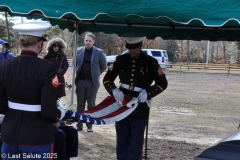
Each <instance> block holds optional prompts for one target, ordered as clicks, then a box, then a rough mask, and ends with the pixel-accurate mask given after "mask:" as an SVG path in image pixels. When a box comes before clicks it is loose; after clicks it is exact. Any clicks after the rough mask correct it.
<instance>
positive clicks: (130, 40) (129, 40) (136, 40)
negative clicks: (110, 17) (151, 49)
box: [123, 37, 143, 44]
mask: <svg viewBox="0 0 240 160" xmlns="http://www.w3.org/2000/svg"><path fill="white" fill-rule="evenodd" d="M123 38H124V39H125V40H126V42H127V43H128V44H135V43H139V42H142V39H143V37H123Z"/></svg>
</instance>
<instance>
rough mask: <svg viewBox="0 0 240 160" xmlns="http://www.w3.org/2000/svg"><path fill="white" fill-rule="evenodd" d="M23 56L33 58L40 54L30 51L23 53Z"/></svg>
mask: <svg viewBox="0 0 240 160" xmlns="http://www.w3.org/2000/svg"><path fill="white" fill-rule="evenodd" d="M21 56H31V57H36V58H37V57H38V54H37V53H36V52H34V51H30V50H24V51H22V52H21Z"/></svg>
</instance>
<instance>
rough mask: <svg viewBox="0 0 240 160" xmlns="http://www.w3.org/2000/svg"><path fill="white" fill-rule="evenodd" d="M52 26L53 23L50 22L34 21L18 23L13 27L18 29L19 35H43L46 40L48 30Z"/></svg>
mask: <svg viewBox="0 0 240 160" xmlns="http://www.w3.org/2000/svg"><path fill="white" fill-rule="evenodd" d="M50 27H51V24H50V23H48V22H45V21H33V22H25V23H19V24H16V25H14V26H13V27H12V29H13V30H15V31H18V35H28V36H36V37H42V38H43V40H46V39H45V38H44V35H45V34H46V30H47V29H49V28H50Z"/></svg>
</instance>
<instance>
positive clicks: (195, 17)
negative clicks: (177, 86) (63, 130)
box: [0, 0, 240, 103]
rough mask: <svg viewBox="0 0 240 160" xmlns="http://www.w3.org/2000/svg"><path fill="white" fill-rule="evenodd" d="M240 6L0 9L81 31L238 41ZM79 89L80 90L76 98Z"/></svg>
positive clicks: (55, 4) (149, 0) (113, 0)
mask: <svg viewBox="0 0 240 160" xmlns="http://www.w3.org/2000/svg"><path fill="white" fill-rule="evenodd" d="M238 6H240V1H239V0H229V1H224V0H220V1H219V0H210V1H209V0H201V1H198V0H193V1H188V0H177V1H176V0H166V1H162V0H98V1H96V0H88V1H85V0H58V1H46V0H45V1H44V0H31V1H29V0H1V2H0V11H2V12H7V13H8V14H9V15H11V16H22V17H26V18H28V19H39V18H42V19H43V20H48V21H49V22H50V23H51V24H52V25H53V26H54V25H58V26H59V27H60V28H61V29H65V28H68V30H69V31H71V32H72V31H76V35H77V34H81V33H84V32H86V31H91V32H104V33H116V34H118V35H119V36H121V35H122V34H125V33H132V32H135V33H142V34H145V35H146V37H147V38H148V39H153V38H155V37H157V36H159V37H161V38H162V39H178V40H184V39H190V40H210V41H217V40H225V41H235V40H239V38H240V32H239V30H240V8H239V7H238ZM76 28H77V29H76ZM77 37H78V36H75V52H74V57H73V59H75V56H76V46H77V44H76V42H77ZM73 62H74V69H73V77H75V61H73ZM73 83H74V80H73ZM73 90H74V88H73ZM73 95H74V91H72V102H73ZM72 102H71V103H72Z"/></svg>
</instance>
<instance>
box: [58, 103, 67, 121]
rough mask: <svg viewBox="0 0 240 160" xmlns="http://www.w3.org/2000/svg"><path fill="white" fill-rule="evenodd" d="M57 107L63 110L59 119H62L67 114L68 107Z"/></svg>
mask: <svg viewBox="0 0 240 160" xmlns="http://www.w3.org/2000/svg"><path fill="white" fill-rule="evenodd" d="M57 109H59V110H60V111H61V117H60V119H59V120H61V119H62V118H63V117H64V116H65V114H66V112H67V109H66V108H63V107H61V106H58V107H57Z"/></svg>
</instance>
